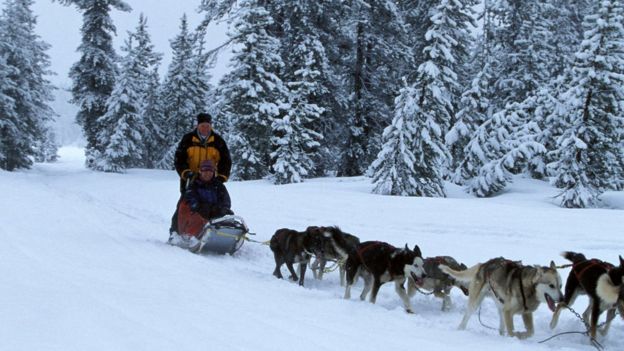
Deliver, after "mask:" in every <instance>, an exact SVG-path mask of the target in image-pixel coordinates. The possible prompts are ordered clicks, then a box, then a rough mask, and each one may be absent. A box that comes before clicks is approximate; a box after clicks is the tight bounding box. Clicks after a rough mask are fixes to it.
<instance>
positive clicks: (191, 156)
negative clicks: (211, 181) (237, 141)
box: [174, 129, 232, 182]
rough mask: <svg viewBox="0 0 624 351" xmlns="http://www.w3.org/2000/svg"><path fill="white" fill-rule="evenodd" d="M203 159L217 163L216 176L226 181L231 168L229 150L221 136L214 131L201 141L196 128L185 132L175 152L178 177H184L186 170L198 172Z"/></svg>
mask: <svg viewBox="0 0 624 351" xmlns="http://www.w3.org/2000/svg"><path fill="white" fill-rule="evenodd" d="M203 160H212V162H214V163H215V164H216V165H217V172H216V177H217V179H219V180H220V181H221V182H225V181H227V179H228V178H229V177H230V170H231V169H232V159H231V158H230V151H229V150H228V148H227V145H226V144H225V141H224V140H223V138H221V136H220V135H219V134H217V133H215V132H214V131H212V132H211V133H210V135H209V136H208V138H206V139H205V140H203V141H202V139H201V138H200V137H199V134H198V133H197V129H194V130H193V131H192V132H190V133H187V134H185V135H184V136H183V137H182V140H181V141H180V143H179V144H178V148H177V149H176V153H175V161H174V164H175V168H176V171H177V172H178V174H179V175H180V178H182V180H183V179H185V178H186V176H185V173H186V172H189V171H191V172H194V173H196V174H197V173H198V172H199V164H200V163H201V161H203Z"/></svg>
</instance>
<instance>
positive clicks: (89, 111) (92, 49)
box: [57, 0, 131, 168]
mask: <svg viewBox="0 0 624 351" xmlns="http://www.w3.org/2000/svg"><path fill="white" fill-rule="evenodd" d="M57 1H58V2H60V3H62V4H65V5H76V7H77V8H78V10H79V11H81V12H82V14H83V24H82V29H81V33H82V39H81V44H80V46H78V51H79V52H80V54H81V56H80V60H79V61H78V62H76V63H75V64H74V65H73V66H72V68H71V70H70V72H69V76H70V78H71V79H72V81H73V83H72V96H73V97H72V102H73V103H74V104H76V105H78V108H79V111H78V115H77V116H76V121H77V122H78V124H79V125H80V126H82V129H83V132H84V135H85V138H86V140H87V146H86V150H85V153H86V156H87V159H86V162H87V167H89V168H92V167H95V160H96V159H98V158H99V155H100V154H101V153H102V152H104V145H100V144H99V143H98V133H99V131H100V129H101V128H102V126H101V125H99V123H98V120H99V118H100V117H102V116H103V115H104V114H105V113H106V102H107V101H108V98H109V97H110V96H111V93H112V91H113V87H114V85H115V75H116V69H117V68H116V66H115V61H116V59H117V55H116V54H115V50H114V49H113V38H112V35H113V34H115V26H114V25H113V21H112V19H111V17H110V11H111V9H113V8H114V9H117V10H119V11H130V10H131V8H130V6H129V5H128V4H127V3H126V2H124V1H123V0H57Z"/></svg>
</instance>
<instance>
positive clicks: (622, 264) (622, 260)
mask: <svg viewBox="0 0 624 351" xmlns="http://www.w3.org/2000/svg"><path fill="white" fill-rule="evenodd" d="M620 267H624V259H622V255H620Z"/></svg>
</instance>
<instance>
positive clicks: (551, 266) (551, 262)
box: [550, 261, 557, 271]
mask: <svg viewBox="0 0 624 351" xmlns="http://www.w3.org/2000/svg"><path fill="white" fill-rule="evenodd" d="M550 269H552V270H555V271H556V270H557V265H556V264H555V261H550Z"/></svg>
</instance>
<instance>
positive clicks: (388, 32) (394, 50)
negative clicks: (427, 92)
mask: <svg viewBox="0 0 624 351" xmlns="http://www.w3.org/2000/svg"><path fill="white" fill-rule="evenodd" d="M348 4H349V7H348V9H349V20H350V21H351V22H352V24H349V27H348V28H349V29H350V30H352V33H351V38H352V39H351V40H352V44H351V45H352V46H353V48H352V49H351V53H349V56H347V57H346V58H345V63H346V64H347V65H348V67H347V68H346V69H347V71H346V74H347V75H348V76H347V77H345V78H346V79H348V82H349V84H350V85H351V86H350V87H349V90H347V94H348V96H349V99H348V100H347V102H348V103H349V105H348V108H349V109H350V110H349V111H348V115H347V116H344V119H343V120H341V121H340V123H341V124H342V125H343V126H347V128H344V129H343V131H344V134H343V136H342V138H341V139H342V150H341V151H342V156H341V161H340V164H339V169H338V173H337V174H338V175H339V176H356V175H362V174H363V173H364V172H365V171H366V169H367V168H368V166H369V165H370V164H371V163H372V162H373V160H374V159H375V156H376V155H377V153H378V152H379V150H380V147H381V134H382V132H381V131H382V128H383V127H384V126H387V125H388V124H390V122H391V120H392V104H393V102H394V98H395V97H396V96H397V95H398V93H399V90H400V88H401V86H400V82H401V77H402V76H404V75H405V73H406V71H407V69H408V67H409V66H411V65H410V64H411V63H412V61H411V59H412V52H411V48H410V47H409V45H408V44H409V40H408V36H409V31H408V27H407V25H406V23H405V21H404V18H403V16H402V15H401V13H400V11H399V8H398V7H397V6H396V2H395V1H391V0H366V1H360V0H357V1H350V2H349V3H348ZM379 87H383V89H380V88H379Z"/></svg>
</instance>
